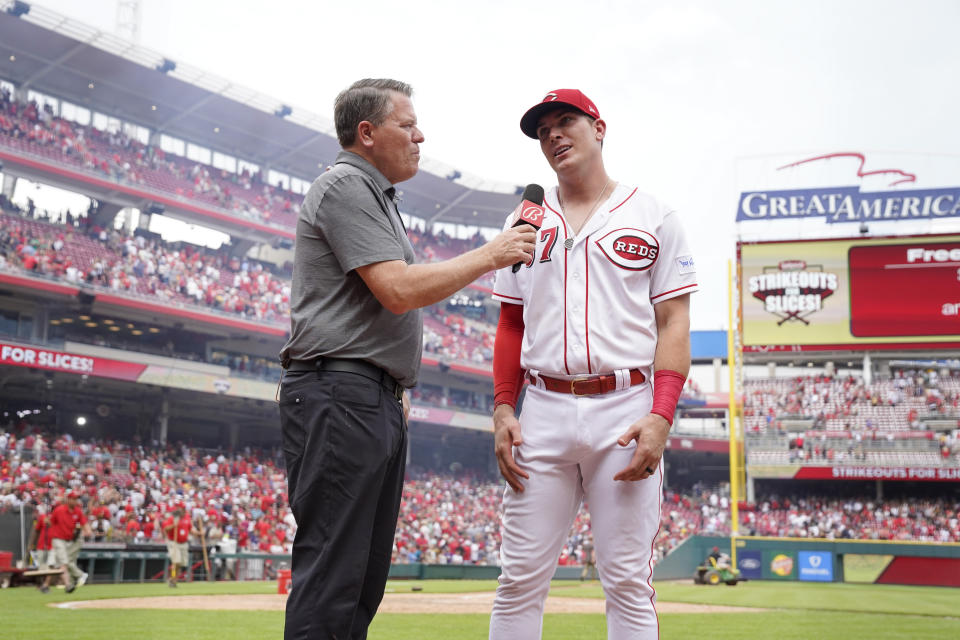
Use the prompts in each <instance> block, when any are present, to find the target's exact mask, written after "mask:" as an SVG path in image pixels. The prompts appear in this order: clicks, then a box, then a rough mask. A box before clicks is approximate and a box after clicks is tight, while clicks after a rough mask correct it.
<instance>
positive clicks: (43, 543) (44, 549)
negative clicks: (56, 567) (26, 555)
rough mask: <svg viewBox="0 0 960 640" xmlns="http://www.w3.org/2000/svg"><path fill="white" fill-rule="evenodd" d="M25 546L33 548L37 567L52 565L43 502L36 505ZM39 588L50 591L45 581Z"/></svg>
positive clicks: (45, 567) (48, 519)
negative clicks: (33, 519)
mask: <svg viewBox="0 0 960 640" xmlns="http://www.w3.org/2000/svg"><path fill="white" fill-rule="evenodd" d="M27 548H28V549H33V550H34V552H33V558H34V562H36V565H37V568H38V569H47V568H49V567H50V566H52V565H53V557H52V554H51V553H50V514H48V513H47V509H46V506H45V505H43V504H39V505H37V519H36V520H35V521H34V523H33V528H32V529H31V531H30V541H29V543H28V544H27ZM39 588H40V591H42V592H43V593H47V592H49V591H50V587H49V586H48V585H47V584H45V583H44V584H41V585H40V587H39Z"/></svg>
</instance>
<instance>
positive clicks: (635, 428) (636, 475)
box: [613, 413, 670, 481]
mask: <svg viewBox="0 0 960 640" xmlns="http://www.w3.org/2000/svg"><path fill="white" fill-rule="evenodd" d="M669 433H670V423H669V422H667V421H666V419H665V418H664V417H663V416H659V415H657V414H655V413H648V414H647V415H645V416H644V417H642V418H640V419H639V420H637V421H636V422H634V423H633V424H632V425H630V428H629V429H627V431H626V433H624V434H623V435H622V436H620V438H619V439H618V440H617V444H619V445H620V446H621V447H626V446H628V445H629V444H630V443H631V442H632V441H634V440H636V441H637V450H636V451H635V452H634V453H633V457H632V458H631V459H630V464H629V465H627V467H626V468H625V469H621V470H620V472H619V473H617V475H615V476H613V479H614V480H626V481H631V480H646V479H647V478H649V477H650V476H652V475H653V473H652V472H650V471H647V469H653V470H654V471H656V469H657V466H658V465H659V464H660V459H661V458H662V457H663V450H664V448H665V447H666V446H667V435H668V434H669Z"/></svg>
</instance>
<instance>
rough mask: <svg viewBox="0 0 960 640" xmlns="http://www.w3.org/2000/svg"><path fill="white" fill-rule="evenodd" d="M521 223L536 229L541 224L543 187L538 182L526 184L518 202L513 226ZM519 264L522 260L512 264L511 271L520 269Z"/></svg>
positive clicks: (538, 228) (520, 264)
mask: <svg viewBox="0 0 960 640" xmlns="http://www.w3.org/2000/svg"><path fill="white" fill-rule="evenodd" d="M521 224H528V225H530V226H531V227H533V228H534V229H536V230H537V231H539V230H540V226H541V225H542V224H543V187H541V186H540V185H538V184H528V185H527V188H526V189H524V190H523V202H521V203H520V207H519V212H518V213H517V219H516V221H515V222H514V223H513V226H514V227H519V226H520V225H521ZM521 266H523V263H522V262H518V263H517V264H515V265H513V272H514V273H516V272H517V271H520V267H521Z"/></svg>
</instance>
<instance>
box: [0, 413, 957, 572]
mask: <svg viewBox="0 0 960 640" xmlns="http://www.w3.org/2000/svg"><path fill="white" fill-rule="evenodd" d="M71 490H73V491H78V492H80V493H81V494H82V495H83V497H84V499H83V502H84V508H85V511H86V513H87V515H88V517H89V518H90V519H91V521H92V528H93V531H94V541H98V542H123V543H127V544H129V545H141V544H146V543H160V542H162V537H161V535H162V534H161V532H160V530H159V527H158V523H159V522H161V521H162V520H163V518H164V517H166V515H167V514H168V512H170V511H172V510H173V508H174V505H176V504H177V503H182V504H184V505H185V506H186V508H187V509H188V513H190V514H191V515H192V517H193V519H194V520H196V521H197V522H202V523H203V527H204V532H205V540H206V541H207V542H208V544H218V543H220V542H221V541H226V542H229V543H230V548H231V549H236V550H237V551H242V552H263V553H272V554H285V553H289V551H290V549H291V544H292V541H293V537H294V535H295V533H296V523H295V521H294V518H293V516H292V513H291V511H290V509H289V508H288V506H287V502H286V478H285V474H284V471H283V463H282V460H280V454H279V452H278V451H263V450H244V451H243V452H240V453H227V452H222V451H204V450H199V449H195V448H192V447H190V446H188V445H185V444H183V443H177V444H171V445H168V446H159V445H156V444H154V445H152V446H146V445H143V444H134V443H123V442H119V441H77V440H74V439H73V438H71V437H70V436H69V435H62V434H61V435H56V434H51V433H47V432H43V431H41V430H39V429H34V428H31V427H28V426H25V425H24V424H23V423H21V424H20V425H19V426H18V427H16V428H13V429H10V430H8V431H4V430H0V510H3V509H5V508H9V507H15V506H17V505H19V504H21V503H22V502H26V503H33V504H36V505H41V507H40V508H44V509H47V510H49V509H51V508H52V507H53V506H55V504H56V503H57V502H58V501H59V500H60V499H61V498H62V496H63V494H64V493H65V492H67V491H71ZM503 491H504V485H503V482H502V481H500V479H499V478H496V477H493V476H487V475H484V474H477V473H473V472H468V471H459V472H456V473H452V472H446V473H437V472H434V471H428V470H425V469H416V468H412V469H410V470H409V471H408V476H407V481H406V483H405V485H404V490H403V498H402V503H401V512H400V517H399V520H398V523H397V534H396V543H395V547H394V554H393V561H394V562H396V563H411V562H424V563H429V564H481V565H483V564H486V565H492V564H497V563H498V562H499V546H500V517H501V513H500V508H501V499H502V495H503ZM729 506H730V505H729V498H728V494H727V493H726V492H725V490H724V489H723V488H717V487H708V486H704V485H696V486H694V487H693V488H692V489H689V490H687V491H673V490H670V489H667V490H665V491H664V495H663V503H662V509H661V528H660V533H659V535H658V537H657V539H656V543H655V553H656V556H657V559H659V558H662V557H663V556H665V555H666V554H668V553H669V552H670V551H671V550H672V549H673V548H675V547H676V546H677V545H679V544H680V543H681V542H683V541H684V540H685V539H686V538H687V537H689V536H690V535H694V534H699V535H721V536H722V535H729V533H730V522H729V519H728V513H729ZM588 509H589V506H588V505H586V506H585V507H584V508H581V509H580V511H579V513H578V514H577V516H576V518H575V520H574V523H573V526H572V527H571V529H570V531H569V534H568V537H567V540H566V541H565V543H564V545H563V549H562V551H561V553H560V556H559V558H558V562H559V564H561V565H581V564H583V563H584V561H585V559H586V553H588V552H589V550H590V549H592V547H593V542H592V534H591V530H590V516H589V511H588ZM740 513H741V523H740V529H741V532H742V533H746V534H747V535H764V536H792V537H822V538H849V539H864V540H910V541H926V542H960V522H958V517H960V501H958V500H956V499H955V498H954V499H951V498H946V497H943V498H936V499H932V498H929V499H919V500H913V499H912V500H905V499H892V500H876V499H868V498H829V497H824V496H791V497H789V498H782V497H778V496H766V497H762V498H760V499H758V500H757V502H756V503H754V504H749V503H741V504H740ZM221 548H222V547H221Z"/></svg>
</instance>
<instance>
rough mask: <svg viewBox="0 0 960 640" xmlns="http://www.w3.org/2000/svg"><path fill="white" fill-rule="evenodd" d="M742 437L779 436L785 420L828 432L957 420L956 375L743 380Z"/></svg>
mask: <svg viewBox="0 0 960 640" xmlns="http://www.w3.org/2000/svg"><path fill="white" fill-rule="evenodd" d="M743 412H744V418H745V423H746V428H747V432H748V433H781V434H782V433H785V428H784V425H783V422H784V421H785V420H807V421H810V426H811V428H813V429H822V430H825V431H830V432H847V433H854V432H861V433H863V432H872V431H875V430H880V431H909V430H914V431H916V430H922V429H923V428H924V421H925V420H927V419H938V418H958V417H960V373H958V372H957V371H948V373H947V375H942V374H941V373H939V372H938V371H937V370H935V369H922V370H918V369H902V370H896V371H894V372H893V373H892V375H891V376H889V377H885V378H883V379H880V380H874V381H873V382H871V383H867V382H866V381H865V380H864V379H863V377H862V376H855V375H842V376H832V375H826V374H823V375H817V376H797V377H791V378H769V379H760V380H747V381H746V385H745V394H744V409H743Z"/></svg>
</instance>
